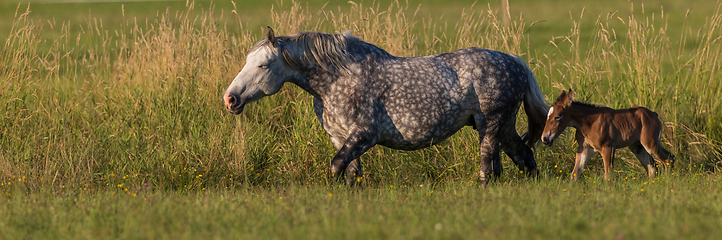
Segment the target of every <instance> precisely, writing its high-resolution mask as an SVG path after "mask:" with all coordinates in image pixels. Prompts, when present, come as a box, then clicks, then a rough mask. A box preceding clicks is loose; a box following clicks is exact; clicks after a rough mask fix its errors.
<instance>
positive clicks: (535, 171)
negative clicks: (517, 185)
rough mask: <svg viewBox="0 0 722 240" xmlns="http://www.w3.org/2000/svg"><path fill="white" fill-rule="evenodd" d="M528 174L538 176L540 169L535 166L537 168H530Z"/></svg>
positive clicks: (532, 176)
mask: <svg viewBox="0 0 722 240" xmlns="http://www.w3.org/2000/svg"><path fill="white" fill-rule="evenodd" d="M527 176H528V177H529V178H537V177H539V170H538V169H536V168H535V169H532V170H529V172H528V173H527Z"/></svg>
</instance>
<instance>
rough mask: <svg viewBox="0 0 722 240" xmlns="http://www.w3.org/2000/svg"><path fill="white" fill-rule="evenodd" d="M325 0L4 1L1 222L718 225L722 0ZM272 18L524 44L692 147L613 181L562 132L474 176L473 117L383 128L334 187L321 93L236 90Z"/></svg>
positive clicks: (679, 144) (149, 226)
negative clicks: (449, 130)
mask: <svg viewBox="0 0 722 240" xmlns="http://www.w3.org/2000/svg"><path fill="white" fill-rule="evenodd" d="M324 3H325V2H324V1H309V2H303V3H301V4H294V3H292V2H288V1H286V2H283V3H282V4H281V5H278V4H276V5H274V4H272V3H266V2H263V3H262V4H255V2H253V1H238V2H236V7H235V8H234V7H233V4H231V3H230V2H229V1H223V2H217V3H215V4H217V5H215V7H212V5H211V4H210V2H209V1H198V2H195V4H193V5H192V6H186V3H185V2H184V1H181V2H151V3H133V2H127V3H72V4H58V3H32V4H30V7H29V10H30V12H29V13H28V14H23V13H25V12H26V11H25V10H26V9H27V5H25V4H21V5H20V6H19V12H17V15H16V14H15V10H16V9H18V4H17V3H13V2H6V1H4V2H0V38H2V39H5V41H4V42H3V45H2V51H0V84H2V85H3V86H2V87H0V193H1V194H3V196H4V197H1V198H0V201H3V204H2V206H3V207H2V208H0V209H2V210H0V212H1V213H3V214H0V215H2V216H3V217H2V218H0V226H1V227H0V229H2V230H0V236H2V238H8V239H15V238H23V237H24V236H28V238H73V239H75V238H103V237H108V238H174V239H175V238H192V237H195V238H197V237H204V236H215V237H216V238H227V237H226V236H235V237H236V238H244V237H248V238H264V239H266V238H291V237H294V238H331V237H344V238H346V237H347V238H397V237H402V238H457V236H458V238H478V237H492V238H508V237H513V238H522V237H523V238H552V237H557V236H561V237H562V238H580V237H590V236H591V237H594V238H605V239H609V238H617V237H624V238H629V239H638V238H647V236H649V238H652V237H661V238H677V237H680V236H683V237H685V238H706V237H707V236H714V235H718V233H716V232H715V231H719V230H717V229H720V228H719V226H718V225H719V217H720V209H719V207H720V206H719V204H718V203H717V202H718V201H717V200H718V199H717V198H718V196H719V191H717V190H716V189H719V171H720V167H722V165H720V160H719V159H720V156H722V153H721V152H720V147H721V144H720V141H722V124H720V122H719V119H720V118H721V117H722V114H720V113H721V112H722V105H721V104H720V103H719V101H717V99H718V98H719V96H720V95H721V94H720V91H722V83H721V81H719V79H720V74H721V73H722V72H720V66H722V65H721V64H720V62H721V61H720V60H722V58H720V54H719V53H720V52H722V41H720V38H719V36H720V32H721V30H720V27H722V22H721V21H722V20H721V19H722V17H721V14H720V12H719V11H718V6H719V3H717V2H715V1H703V2H695V3H694V4H686V3H685V1H662V2H658V3H653V4H649V3H647V4H645V6H644V10H642V7H641V4H639V3H637V2H633V3H630V2H628V1H606V2H604V3H601V2H600V3H597V2H593V1H523V2H512V3H511V4H512V6H511V10H510V12H511V20H512V21H511V24H510V26H509V27H505V26H504V24H503V20H502V17H501V15H502V14H501V13H500V12H499V11H498V8H499V6H498V4H496V3H492V4H489V5H487V4H480V3H477V4H476V5H473V7H472V4H473V1H458V2H456V1H455V2H454V3H453V4H452V3H448V2H447V1H424V2H413V1H412V2H410V3H408V5H407V4H406V3H390V2H389V1H379V2H376V3H375V4H371V3H369V2H366V3H363V2H359V3H356V4H351V3H345V2H341V3H335V4H337V5H333V4H328V5H326V6H325V7H323V6H324ZM419 4H420V5H421V6H420V7H419ZM632 6H634V7H633V8H632ZM689 8H691V10H690V12H689V15H687V9H689ZM271 9H273V10H271ZM582 9H584V14H583V16H582V14H581V13H582ZM662 9H663V11H664V15H662ZM233 10H235V12H233ZM617 10H619V11H617ZM610 12H611V13H610ZM612 13H613V14H612ZM520 15H521V16H522V17H520ZM538 20H546V22H537V23H534V22H536V21H538ZM457 22H458V23H457ZM266 25H270V26H272V27H274V29H276V31H277V33H280V34H290V33H293V32H295V31H298V30H319V31H326V32H340V31H344V30H351V31H352V32H353V34H354V35H356V36H359V37H361V38H362V39H364V40H366V41H368V42H371V43H374V44H377V45H379V46H380V47H382V48H384V49H387V50H388V51H389V52H391V53H392V54H394V55H399V56H418V55H425V54H433V53H438V52H446V51H451V50H455V49H459V48H464V47H472V46H481V47H485V48H489V49H497V50H501V51H507V52H514V53H518V54H521V55H522V56H523V57H524V59H526V60H527V61H528V62H529V63H530V66H531V67H532V68H533V70H534V73H535V75H536V76H537V79H538V82H539V84H540V87H541V89H542V92H544V93H545V94H546V95H547V97H548V99H549V100H553V99H555V98H556V96H557V94H559V92H561V89H567V88H569V87H573V88H574V90H575V91H576V92H577V93H578V97H579V98H580V99H583V100H585V101H589V102H591V103H595V104H601V105H608V106H611V107H617V108H619V107H629V106H634V105H643V106H646V107H648V108H650V109H652V110H653V111H655V112H658V113H659V114H660V116H661V118H662V120H663V122H664V123H665V129H664V133H663V137H662V140H663V145H664V146H665V147H666V148H668V149H670V150H671V151H672V152H673V153H674V154H675V155H677V168H676V169H675V170H674V175H669V176H667V175H663V176H661V177H660V179H655V180H654V182H653V183H652V181H651V180H646V178H645V177H643V175H644V172H643V170H642V168H641V167H639V164H638V163H637V160H636V159H635V158H634V156H633V155H632V154H631V153H630V152H629V151H628V150H626V149H621V150H619V151H617V154H616V155H617V159H616V161H615V166H614V168H613V170H614V178H615V180H613V181H612V182H610V183H600V182H599V178H600V176H601V172H602V169H601V160H600V158H599V157H595V158H593V159H592V160H591V162H590V164H589V166H588V167H587V169H586V171H585V174H586V175H585V177H586V178H585V179H584V180H582V181H581V182H579V183H574V182H570V181H569V180H568V179H569V172H570V171H571V168H572V165H573V160H572V159H573V158H574V149H575V148H576V146H575V143H574V142H573V141H572V136H571V135H572V134H566V135H565V136H563V138H562V139H560V141H557V143H556V144H555V145H554V146H553V147H546V146H541V145H540V146H537V148H536V149H535V157H536V159H537V162H538V164H539V167H540V169H541V173H542V174H541V176H540V178H539V179H538V180H532V181H529V180H527V179H526V178H525V176H524V175H523V174H520V173H518V170H516V167H515V166H513V164H512V163H511V161H510V160H509V159H508V158H507V157H506V156H502V159H503V164H504V167H505V168H504V173H503V175H502V177H501V178H500V179H498V180H497V182H495V183H493V184H492V185H490V186H489V187H488V188H486V189H478V183H477V182H476V179H477V172H478V166H479V163H478V157H479V146H478V137H477V135H476V133H475V131H474V130H472V129H471V128H465V129H462V130H461V131H460V132H459V133H458V134H456V135H455V136H454V137H452V138H450V139H449V140H447V141H445V142H443V143H441V144H439V145H435V146H432V147H430V148H427V149H425V150H420V151H409V152H407V151H396V150H391V149H388V148H383V147H379V146H377V147H375V148H373V149H372V150H370V151H369V152H368V153H366V154H365V155H364V156H362V161H363V164H364V170H365V173H366V175H365V176H364V177H363V179H361V180H362V185H363V186H364V187H363V188H360V189H349V188H347V187H343V186H341V187H339V186H338V185H337V184H336V183H335V182H334V181H333V180H331V179H329V178H328V175H327V174H328V173H327V170H328V162H329V160H330V159H331V158H332V157H333V155H334V154H335V152H334V150H333V147H332V146H331V144H330V141H329V139H328V136H327V134H326V133H325V132H324V131H323V130H322V128H321V127H320V126H319V123H318V121H317V120H316V119H315V116H314V114H313V111H312V109H311V97H310V96H309V95H308V94H307V93H305V92H303V91H301V90H300V89H298V88H296V87H294V86H290V85H289V86H285V87H284V88H283V89H282V90H281V91H280V92H279V93H278V94H276V95H274V96H271V97H267V98H265V99H262V100H260V101H258V102H256V103H254V104H251V105H249V106H247V108H246V110H245V112H244V113H243V114H241V115H240V116H234V115H231V114H229V113H227V112H225V110H224V109H223V106H222V103H221V97H220V96H221V94H222V93H223V91H224V90H225V88H226V87H227V85H228V84H229V83H230V81H231V80H232V79H233V78H234V76H235V75H236V74H237V73H238V71H240V69H241V67H242V66H243V64H244V58H245V53H246V51H247V50H248V49H249V48H250V47H251V46H252V44H253V43H255V42H256V41H257V40H258V39H259V38H260V37H261V36H262V34H263V30H262V28H263V27H265V26H266ZM520 116H523V114H521V115H520ZM524 121H525V117H520V118H519V121H518V122H519V123H518V129H519V130H520V131H522V130H523V129H525V122H524ZM642 179H645V180H642ZM645 182H647V183H645ZM419 185H424V186H425V187H418V186H419ZM392 186H393V188H392ZM647 186H649V187H647ZM565 189H566V190H565ZM642 189H644V191H642ZM329 194H330V196H329ZM447 194H448V195H449V196H448V197H447ZM585 194H586V195H585ZM597 203H599V204H598V205H597ZM645 203H648V204H645ZM178 209H183V211H178ZM279 214H280V215H279ZM437 223H439V225H438V226H439V228H440V230H438V231H437V230H436V227H437ZM394 224H395V225H394ZM348 226H353V227H348ZM386 226H389V227H386ZM38 229H40V231H37V230H38Z"/></svg>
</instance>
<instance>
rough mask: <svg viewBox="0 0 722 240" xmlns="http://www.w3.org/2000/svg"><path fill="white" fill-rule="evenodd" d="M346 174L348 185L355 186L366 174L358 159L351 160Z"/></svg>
mask: <svg viewBox="0 0 722 240" xmlns="http://www.w3.org/2000/svg"><path fill="white" fill-rule="evenodd" d="M345 175H346V183H347V184H348V185H350V186H354V185H357V184H360V183H361V179H362V178H363V175H364V174H363V170H362V169H361V164H360V163H359V160H358V159H355V160H353V161H351V163H349V164H348V166H346V172H345Z"/></svg>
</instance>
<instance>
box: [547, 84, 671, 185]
mask: <svg viewBox="0 0 722 240" xmlns="http://www.w3.org/2000/svg"><path fill="white" fill-rule="evenodd" d="M573 95H574V93H573V92H572V90H571V89H569V92H568V93H567V92H565V91H562V94H561V95H560V96H559V98H557V101H556V102H555V103H554V104H553V105H552V107H551V108H550V109H549V115H547V122H546V125H545V126H544V131H543V132H542V137H541V140H542V142H543V143H544V144H545V145H547V146H551V145H552V143H553V142H554V140H555V139H556V138H557V137H559V135H560V134H561V133H562V132H563V131H564V129H566V128H567V127H568V126H570V127H573V128H575V129H576V130H577V132H576V135H575V138H576V140H577V144H578V146H577V157H576V160H575V162H574V170H572V179H577V178H578V177H579V175H581V174H582V170H584V166H585V165H586V163H587V160H589V158H591V157H592V156H593V155H594V153H596V152H600V153H601V154H602V158H603V160H604V179H605V180H609V179H610V177H611V175H610V172H611V168H612V164H613V159H614V151H615V149H617V148H623V147H629V150H631V151H632V152H633V153H634V155H636V156H637V158H638V159H639V162H640V163H642V166H643V167H644V168H645V170H646V171H647V174H648V175H649V177H654V174H655V169H654V161H653V159H652V157H651V156H650V154H652V155H654V157H656V158H658V159H660V160H662V161H663V162H664V163H665V164H666V165H667V166H669V167H673V166H674V155H673V154H671V153H670V152H669V151H667V150H666V149H664V148H663V147H662V145H661V144H660V140H659V136H660V132H661V130H662V122H661V121H659V118H657V113H655V112H652V111H650V110H649V109H646V108H644V107H633V108H625V109H611V108H607V107H599V106H594V105H591V104H586V103H580V102H574V101H573V100H572V98H573Z"/></svg>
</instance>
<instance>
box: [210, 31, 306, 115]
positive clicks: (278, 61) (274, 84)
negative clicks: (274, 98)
mask: <svg viewBox="0 0 722 240" xmlns="http://www.w3.org/2000/svg"><path fill="white" fill-rule="evenodd" d="M281 44H282V43H281V42H280V41H279V40H278V39H277V38H276V37H275V35H274V33H273V29H271V28H270V27H268V35H267V37H266V38H265V39H263V40H261V41H259V42H258V43H256V45H255V46H254V47H253V48H252V49H251V51H250V52H249V53H248V55H247V56H246V65H245V66H243V69H242V70H241V72H240V73H238V75H237V76H236V78H235V79H233V82H231V85H230V86H228V89H227V90H226V92H225V93H224V94H223V103H224V104H225V105H226V109H228V111H229V112H231V113H233V114H240V113H241V112H243V107H244V106H245V105H246V103H250V102H253V101H256V100H258V99H261V98H262V97H265V96H269V95H273V94H274V93H276V92H278V90H280V89H281V87H282V86H283V83H285V82H286V81H288V80H289V79H291V78H294V77H296V76H297V75H298V72H296V71H294V70H293V69H291V68H290V67H288V65H287V64H286V63H285V61H284V60H283V57H282V56H281V55H280V54H281V51H282V46H281Z"/></svg>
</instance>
